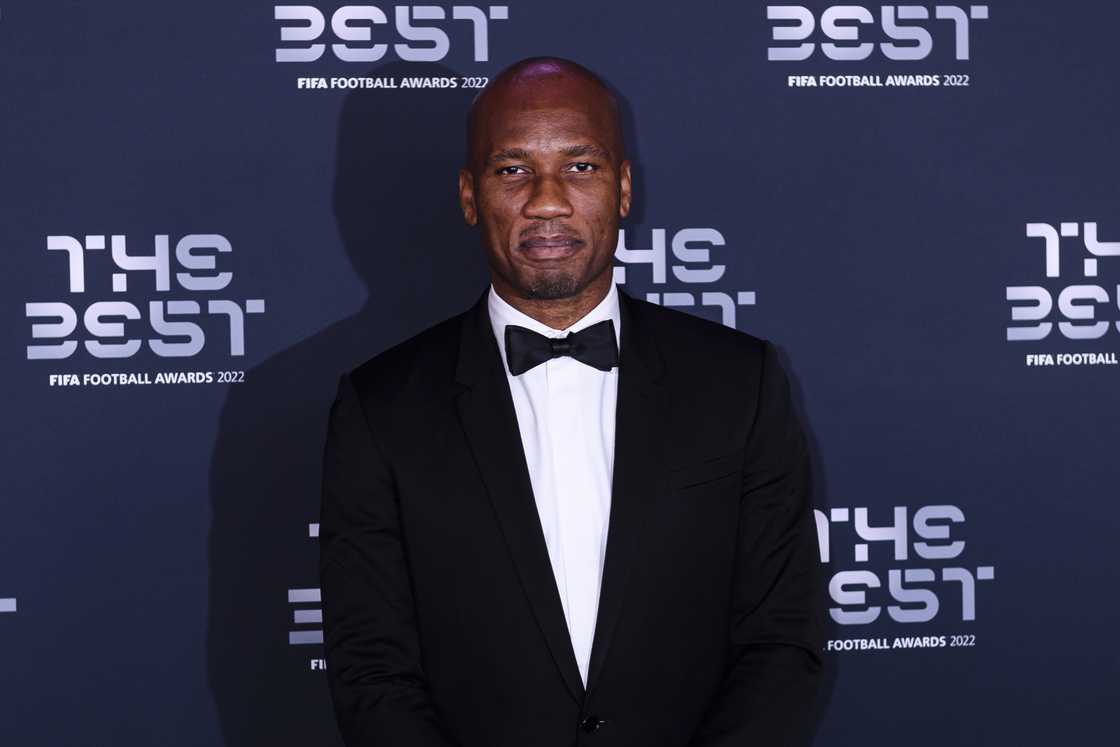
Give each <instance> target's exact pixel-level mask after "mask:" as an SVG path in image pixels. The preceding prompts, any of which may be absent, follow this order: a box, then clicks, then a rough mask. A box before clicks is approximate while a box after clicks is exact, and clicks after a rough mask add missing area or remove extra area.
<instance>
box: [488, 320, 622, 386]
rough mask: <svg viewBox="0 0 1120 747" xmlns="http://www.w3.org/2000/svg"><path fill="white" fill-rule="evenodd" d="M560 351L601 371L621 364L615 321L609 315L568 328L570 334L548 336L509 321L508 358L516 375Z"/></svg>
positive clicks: (512, 371)
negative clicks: (587, 323)
mask: <svg viewBox="0 0 1120 747" xmlns="http://www.w3.org/2000/svg"><path fill="white" fill-rule="evenodd" d="M561 355H570V356H571V357H573V358H575V359H576V360H577V361H580V362H581V363H586V364H587V365H589V366H591V367H592V368H597V369H599V370H600V371H610V370H611V369H612V368H614V367H615V366H617V365H618V343H617V341H616V340H615V336H614V321H613V320H611V319H606V320H604V321H601V322H598V323H597V324H592V325H591V326H590V327H585V328H584V329H581V330H580V331H579V332H569V333H568V336H567V337H545V336H544V335H542V334H539V333H537V332H534V331H533V330H531V329H527V328H525V327H519V326H517V325H516V324H507V325H506V359H507V360H508V361H509V371H510V373H512V374H513V375H514V376H520V375H521V374H523V373H525V372H526V371H528V370H529V369H530V368H532V367H533V366H536V365H538V364H540V363H544V362H545V361H547V360H549V359H550V358H558V357H560V356H561Z"/></svg>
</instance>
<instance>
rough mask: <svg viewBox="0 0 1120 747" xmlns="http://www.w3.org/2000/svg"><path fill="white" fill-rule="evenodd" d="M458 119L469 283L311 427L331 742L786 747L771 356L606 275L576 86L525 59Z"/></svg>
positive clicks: (807, 690)
mask: <svg viewBox="0 0 1120 747" xmlns="http://www.w3.org/2000/svg"><path fill="white" fill-rule="evenodd" d="M467 131H468V147H467V161H466V163H465V165H464V167H463V169H462V170H461V171H460V173H459V203H460V206H461V207H462V211H463V216H464V218H465V220H466V221H467V223H468V224H470V225H472V226H477V227H478V229H479V233H480V236H481V240H482V245H483V247H484V249H485V253H486V257H487V263H488V265H489V269H490V277H491V283H490V285H489V287H488V288H486V289H485V290H484V291H483V292H482V293H481V295H480V296H479V298H478V301H477V302H476V303H475V304H474V305H473V306H472V307H471V308H470V309H468V310H466V311H465V312H463V313H461V314H459V315H457V316H455V317H452V318H450V319H447V320H445V321H443V322H441V323H439V324H437V325H435V326H433V327H431V328H429V329H427V330H425V331H423V332H421V333H420V334H418V335H416V336H415V337H412V338H411V339H409V340H406V341H404V342H402V343H400V344H399V345H397V346H395V347H393V348H391V349H389V350H387V351H385V352H383V353H381V354H379V355H377V356H375V357H374V358H372V359H370V360H369V361H368V362H366V363H365V364H363V365H362V366H359V367H358V368H356V369H355V370H353V371H351V372H349V373H348V374H345V375H344V376H343V377H342V379H341V381H340V384H339V389H338V395H337V398H336V400H335V403H334V405H333V407H332V410H331V414H330V424H329V431H328V436H327V443H326V450H325V459H324V474H323V494H322V514H321V517H320V546H321V553H322V557H321V567H320V570H321V585H322V594H323V615H324V619H323V622H324V630H325V644H326V656H327V676H328V681H329V683H330V689H331V695H332V698H333V702H334V707H335V712H336V715H337V718H338V723H339V726H340V728H341V731H342V734H343V737H344V739H345V742H346V744H347V745H349V746H350V747H359V746H361V747H373V746H375V745H376V746H377V747H380V746H381V745H386V746H390V745H391V746H394V747H395V746H397V745H400V746H402V747H450V746H451V745H458V746H459V747H507V746H508V747H570V746H571V745H604V746H606V745H612V746H622V745H633V746H634V747H638V746H639V745H640V746H641V747H685V746H686V745H687V746H690V747H716V746H717V745H718V746H726V747H731V745H742V746H744V747H745V746H746V745H751V746H752V747H762V746H769V745H796V744H803V743H807V742H808V741H809V739H810V738H811V731H812V726H813V724H812V718H811V712H812V705H813V700H814V697H815V693H816V689H817V686H818V682H819V679H820V664H821V662H820V658H819V657H820V654H819V652H820V650H821V646H822V643H823V641H822V640H821V638H822V625H821V620H822V615H821V613H822V602H821V596H820V589H819V586H820V576H819V572H820V564H819V559H818V556H817V549H816V535H815V528H814V524H813V521H812V512H811V508H810V500H809V487H808V472H809V469H808V456H807V452H806V442H805V438H804V436H803V434H802V430H801V428H800V427H799V425H798V423H797V420H796V418H795V415H794V411H793V408H792V406H791V403H790V394H789V386H788V383H787V379H786V376H785V374H784V373H783V371H782V369H781V367H780V366H779V364H778V360H777V356H776V354H775V351H774V348H773V346H772V345H771V344H770V343H769V342H766V341H764V340H760V339H758V338H756V337H752V336H750V335H747V334H744V333H741V332H738V331H736V330H733V329H729V328H727V327H724V326H722V325H720V324H716V323H714V322H710V321H707V320H703V319H700V318H698V317H694V316H690V315H688V314H685V313H682V312H679V311H674V310H671V309H666V308H662V307H660V306H657V305H654V304H650V303H647V302H645V301H642V300H639V299H637V298H632V297H630V296H629V295H627V294H626V293H625V292H623V291H622V290H620V289H619V288H617V287H616V286H615V285H614V283H613V280H612V260H613V255H614V249H615V246H616V243H617V239H618V224H619V220H620V219H621V218H624V217H626V215H627V214H628V212H629V210H630V203H631V196H632V188H633V185H632V181H631V171H630V162H629V161H628V160H627V159H626V150H625V143H624V142H623V135H622V130H621V127H620V125H619V112H618V104H617V102H616V100H615V98H614V96H613V95H612V94H611V92H610V90H609V89H608V87H607V86H606V85H605V84H604V83H603V82H602V81H601V80H600V79H599V78H597V77H596V76H595V75H594V74H592V73H591V72H589V71H588V70H586V69H585V68H583V67H581V66H579V65H577V64H575V63H573V62H570V61H567V60H561V59H556V58H533V59H529V60H522V61H521V62H518V63H517V64H515V65H513V66H511V67H509V68H507V69H506V70H504V71H503V72H502V73H501V74H500V75H498V76H497V77H496V78H495V79H494V81H493V82H492V84H491V85H490V87H489V88H487V89H486V90H485V91H484V92H483V93H482V94H481V95H480V96H479V97H478V98H477V99H476V100H475V102H474V103H473V105H472V107H471V110H470V112H469V116H468V126H467Z"/></svg>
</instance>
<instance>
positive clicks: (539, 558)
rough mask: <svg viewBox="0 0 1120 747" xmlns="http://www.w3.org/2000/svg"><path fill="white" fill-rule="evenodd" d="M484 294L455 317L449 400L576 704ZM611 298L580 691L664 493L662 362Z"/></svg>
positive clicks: (626, 304) (641, 329) (596, 662)
mask: <svg viewBox="0 0 1120 747" xmlns="http://www.w3.org/2000/svg"><path fill="white" fill-rule="evenodd" d="M488 292H489V288H487V290H486V291H484V292H483V294H482V296H481V297H480V298H479V300H478V301H477V302H476V303H475V305H474V306H473V307H471V309H470V310H468V312H467V314H466V315H465V316H464V323H463V327H462V335H461V338H460V346H459V362H458V368H457V371H456V380H457V381H458V382H459V383H460V384H462V385H463V386H464V387H466V388H465V389H464V390H463V391H462V392H460V393H459V395H458V397H457V407H458V412H459V418H460V421H461V422H462V425H463V429H464V431H465V433H466V435H467V440H468V441H469V443H470V447H471V450H472V452H473V453H474V456H475V460H476V462H477V464H478V468H479V471H480V472H481V474H482V479H483V481H484V483H485V484H486V488H487V491H488V493H489V496H490V500H491V503H492V504H493V507H494V513H495V514H496V516H497V519H498V523H499V525H500V526H501V528H502V533H503V535H504V537H505V540H506V543H507V545H508V546H509V550H510V555H511V556H512V558H513V562H514V565H515V566H516V567H517V572H518V575H519V577H520V579H521V584H522V587H523V588H524V590H525V594H526V596H527V597H528V599H529V603H530V605H531V606H532V608H533V613H534V615H535V616H536V619H537V623H538V625H539V626H540V628H541V632H542V633H543V634H544V637H545V640H546V641H547V642H548V647H549V649H550V650H551V652H552V656H553V658H554V659H555V660H556V665H557V667H558V669H559V671H560V675H561V677H562V678H563V680H564V682H565V684H566V685H567V687H568V690H569V692H570V693H571V695H572V697H573V698H574V699H575V700H576V702H577V703H581V702H582V701H583V699H584V687H583V683H582V681H581V680H580V676H579V668H578V666H577V664H576V659H575V653H574V651H573V649H572V643H571V638H570V636H569V635H568V626H567V623H566V621H565V619H564V608H563V606H562V605H561V603H560V594H559V592H558V590H557V588H556V579H555V577H554V576H553V573H552V565H551V563H550V561H549V558H548V548H547V546H546V545H545V540H544V533H543V531H542V529H541V523H540V517H539V516H538V515H537V506H536V502H535V500H534V498H533V488H532V483H531V481H530V479H529V469H528V466H527V465H526V461H525V452H524V449H523V447H522V444H521V436H520V432H519V430H518V425H517V413H516V411H515V410H514V407H513V398H512V396H511V394H510V391H509V383H508V382H507V380H506V374H505V369H504V367H503V364H502V360H501V353H500V351H499V349H498V345H497V342H496V341H495V340H494V336H493V330H492V328H491V326H490V317H489V311H488V308H487V294H488ZM618 297H619V317H620V321H621V326H620V330H619V340H620V344H621V345H620V350H619V379H618V398H617V404H616V410H615V450H614V454H615V456H614V475H613V480H612V485H611V511H610V523H609V528H608V530H607V551H606V558H605V560H604V567H603V580H602V586H601V588H600V593H599V610H598V614H597V619H596V624H595V637H594V641H593V644H592V648H591V662H590V666H589V671H588V690H590V689H591V688H593V687H594V685H595V683H596V681H597V679H598V677H599V675H600V673H601V671H602V669H603V665H604V662H605V661H606V658H607V653H608V651H609V648H610V641H611V638H612V636H613V634H614V630H615V627H616V626H617V623H618V619H619V616H620V614H621V611H622V603H623V598H624V592H625V589H626V581H627V578H628V576H629V572H630V568H631V567H632V566H633V563H634V559H635V554H636V552H637V549H636V548H637V542H638V539H639V531H638V530H639V528H640V527H641V526H642V523H643V522H642V517H643V513H644V511H645V508H646V506H647V505H648V503H649V502H650V501H651V500H652V498H653V496H654V495H656V494H657V492H658V491H660V490H663V489H664V464H665V460H664V459H663V458H662V452H663V437H664V428H663V415H664V390H663V388H662V387H661V386H660V384H659V378H660V375H661V370H662V364H661V358H660V354H659V352H658V350H657V346H656V341H655V339H654V334H653V330H651V329H648V328H647V327H646V326H644V325H643V323H642V318H641V317H640V316H639V314H638V311H636V310H635V308H634V307H635V306H636V302H635V301H634V300H633V299H631V298H630V297H629V296H628V295H626V294H625V293H624V292H622V290H621V289H619V294H618Z"/></svg>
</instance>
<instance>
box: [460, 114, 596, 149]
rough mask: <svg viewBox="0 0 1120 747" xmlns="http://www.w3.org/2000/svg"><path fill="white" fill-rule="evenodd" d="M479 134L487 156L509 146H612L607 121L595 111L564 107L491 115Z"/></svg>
mask: <svg viewBox="0 0 1120 747" xmlns="http://www.w3.org/2000/svg"><path fill="white" fill-rule="evenodd" d="M480 134H481V135H482V145H483V150H484V153H483V155H484V156H485V155H489V152H490V151H494V150H498V149H502V148H509V147H518V148H524V149H526V150H530V151H542V152H543V151H550V150H556V149H558V148H563V147H565V146H569V145H585V144H586V145H596V146H599V147H601V148H604V149H606V150H610V148H611V128H610V126H609V123H608V122H604V121H603V120H602V118H601V117H596V116H595V115H594V114H593V113H592V112H588V111H584V110H580V109H573V108H565V107H555V108H519V109H516V110H513V111H509V112H506V113H505V114H503V115H502V116H500V117H494V118H492V119H490V120H489V121H488V122H487V123H486V127H485V128H484V132H482V133H480Z"/></svg>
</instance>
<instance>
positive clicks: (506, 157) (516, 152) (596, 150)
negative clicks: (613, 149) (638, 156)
mask: <svg viewBox="0 0 1120 747" xmlns="http://www.w3.org/2000/svg"><path fill="white" fill-rule="evenodd" d="M560 153H561V155H564V156H567V157H568V158H579V157H580V156H595V157H597V158H602V159H604V160H610V157H611V154H610V151H608V150H606V149H605V148H600V147H599V146H598V145H591V144H586V145H569V146H568V147H567V148H563V149H561V151H560ZM529 160H532V154H531V153H529V151H527V150H525V149H524V148H502V149H501V150H498V151H494V153H492V154H491V155H490V157H489V158H487V159H486V162H487V163H499V162H501V161H529Z"/></svg>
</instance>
